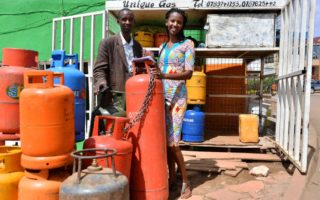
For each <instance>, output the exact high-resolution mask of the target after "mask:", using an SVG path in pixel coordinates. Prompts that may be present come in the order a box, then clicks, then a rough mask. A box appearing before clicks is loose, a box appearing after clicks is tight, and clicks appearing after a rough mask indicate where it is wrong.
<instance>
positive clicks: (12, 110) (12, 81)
mask: <svg viewBox="0 0 320 200" xmlns="http://www.w3.org/2000/svg"><path fill="white" fill-rule="evenodd" d="M2 54H3V55H2V65H3V66H2V67H0V83H1V84H0V132H3V133H4V134H3V135H2V137H0V141H4V140H7V135H6V134H8V133H10V134H15V133H19V96H20V92H21V90H22V89H23V73H24V72H25V71H28V70H30V69H31V68H30V67H37V62H38V52H36V51H31V50H24V49H10V48H4V49H3V51H2ZM8 137H10V136H8Z"/></svg>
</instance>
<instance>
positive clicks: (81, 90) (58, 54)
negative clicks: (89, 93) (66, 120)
mask: <svg viewBox="0 0 320 200" xmlns="http://www.w3.org/2000/svg"><path fill="white" fill-rule="evenodd" d="M51 58H52V61H51V66H50V69H48V70H51V71H54V72H63V73H64V78H65V80H64V82H65V85H66V86H68V87H69V88H71V90H72V91H73V93H74V117H75V120H74V121H75V138H76V142H79V141H83V140H84V138H85V134H84V131H85V130H84V129H85V128H84V127H85V114H86V79H85V75H84V73H83V72H81V71H79V65H78V54H70V55H66V54H65V51H64V50H54V51H52V56H51ZM54 83H55V84H58V83H59V80H58V79H57V80H55V81H54Z"/></svg>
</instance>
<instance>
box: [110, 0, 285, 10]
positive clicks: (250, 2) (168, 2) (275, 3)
mask: <svg viewBox="0 0 320 200" xmlns="http://www.w3.org/2000/svg"><path fill="white" fill-rule="evenodd" d="M285 3H286V0H121V1H119V0H115V1H112V0H111V1H110V0H109V1H106V9H107V10H120V9H122V8H129V9H132V10H137V9H170V8H172V7H178V8H182V9H227V10H229V9H281V8H282V7H283V6H284V5H285Z"/></svg>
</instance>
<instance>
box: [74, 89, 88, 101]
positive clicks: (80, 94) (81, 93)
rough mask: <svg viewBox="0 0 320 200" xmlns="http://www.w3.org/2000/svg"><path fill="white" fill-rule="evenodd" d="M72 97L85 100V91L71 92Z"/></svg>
mask: <svg viewBox="0 0 320 200" xmlns="http://www.w3.org/2000/svg"><path fill="white" fill-rule="evenodd" d="M73 94H74V97H75V98H77V99H85V98H86V91H85V90H81V91H79V90H74V91H73Z"/></svg>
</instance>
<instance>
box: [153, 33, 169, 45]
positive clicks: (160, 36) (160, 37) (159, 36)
mask: <svg viewBox="0 0 320 200" xmlns="http://www.w3.org/2000/svg"><path fill="white" fill-rule="evenodd" d="M167 41H168V35H167V34H166V33H156V34H155V35H154V46H155V47H160V45H161V44H162V43H165V42H167Z"/></svg>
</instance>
